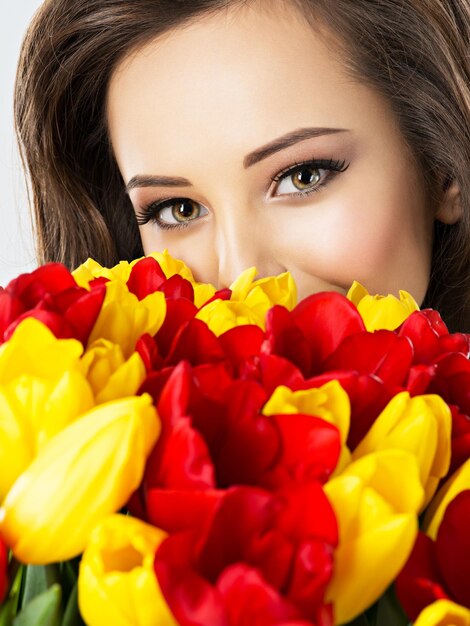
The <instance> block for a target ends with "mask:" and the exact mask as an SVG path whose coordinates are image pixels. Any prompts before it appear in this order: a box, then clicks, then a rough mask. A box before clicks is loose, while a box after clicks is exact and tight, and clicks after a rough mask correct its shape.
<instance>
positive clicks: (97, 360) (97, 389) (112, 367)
mask: <svg viewBox="0 0 470 626" xmlns="http://www.w3.org/2000/svg"><path fill="white" fill-rule="evenodd" d="M82 366H83V371H84V374H85V375H86V377H87V380H88V381H89V383H90V384H91V387H92V389H93V392H94V394H95V400H96V403H97V404H101V403H102V402H108V401H109V400H116V399H117V398H124V397H125V396H132V395H134V394H135V393H137V390H138V389H139V387H140V385H141V384H142V382H143V380H144V379H145V375H146V370H145V365H144V363H143V361H142V359H141V357H140V355H139V354H138V353H137V352H134V354H132V355H131V356H130V357H129V359H127V361H126V360H125V358H124V355H123V353H122V349H121V346H120V345H118V344H116V343H112V342H110V341H107V340H106V339H98V340H97V341H95V342H94V343H93V344H92V345H91V346H90V347H89V348H88V349H87V350H86V352H85V354H84V355H83V358H82Z"/></svg>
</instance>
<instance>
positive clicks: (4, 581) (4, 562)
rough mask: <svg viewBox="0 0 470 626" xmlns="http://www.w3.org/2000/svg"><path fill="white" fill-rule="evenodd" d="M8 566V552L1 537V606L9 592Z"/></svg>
mask: <svg viewBox="0 0 470 626" xmlns="http://www.w3.org/2000/svg"><path fill="white" fill-rule="evenodd" d="M7 566H8V550H7V547H6V545H5V544H4V543H3V541H2V539H1V537H0V604H1V603H2V602H3V600H4V599H5V596H6V593H7V591H8V577H7Z"/></svg>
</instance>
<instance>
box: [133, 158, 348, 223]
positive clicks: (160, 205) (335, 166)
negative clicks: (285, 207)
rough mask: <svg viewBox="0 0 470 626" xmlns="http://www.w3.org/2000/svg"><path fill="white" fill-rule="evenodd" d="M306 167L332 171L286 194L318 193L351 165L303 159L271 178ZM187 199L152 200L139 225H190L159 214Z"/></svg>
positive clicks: (142, 214)
mask: <svg viewBox="0 0 470 626" xmlns="http://www.w3.org/2000/svg"><path fill="white" fill-rule="evenodd" d="M306 167H311V168H312V169H317V170H326V171H328V172H330V173H329V174H328V175H327V176H326V180H323V181H321V182H319V183H317V185H316V186H315V187H313V188H312V189H309V190H307V191H299V192H295V193H291V194H286V195H289V196H290V197H291V198H296V197H306V196H310V195H311V194H312V193H316V192H317V191H320V189H321V188H322V187H325V186H326V185H327V184H328V183H329V182H330V181H331V180H332V179H333V178H334V177H335V176H337V175H338V174H339V173H341V172H344V171H346V170H347V169H348V167H349V163H346V161H345V160H343V161H335V160H333V159H321V160H318V159H313V160H311V161H303V162H300V163H297V162H296V163H294V165H290V166H289V167H287V168H286V169H284V170H282V171H281V172H279V173H277V174H276V175H275V176H274V177H273V178H272V179H271V180H272V182H273V183H277V182H279V181H280V180H281V179H282V178H284V177H288V176H290V175H292V174H294V173H295V172H297V171H298V170H300V169H302V168H306ZM185 200H188V198H169V199H168V200H159V201H158V202H151V203H150V204H148V205H147V206H144V207H142V208H141V210H140V211H139V213H137V224H138V225H139V226H144V225H145V224H148V223H149V222H156V223H157V224H158V227H159V228H161V229H162V230H173V229H182V228H187V227H188V226H190V225H191V224H190V223H191V221H192V220H188V221H187V222H181V223H180V224H167V223H166V222H162V221H159V219H158V214H159V213H160V211H162V210H163V209H164V208H166V207H167V206H172V205H173V204H176V203H177V202H182V201H185Z"/></svg>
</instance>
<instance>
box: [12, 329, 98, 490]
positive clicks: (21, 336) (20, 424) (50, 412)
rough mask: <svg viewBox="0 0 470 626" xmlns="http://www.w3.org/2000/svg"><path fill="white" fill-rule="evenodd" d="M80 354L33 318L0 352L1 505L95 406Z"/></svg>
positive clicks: (72, 342)
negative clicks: (54, 441) (43, 453)
mask: <svg viewBox="0 0 470 626" xmlns="http://www.w3.org/2000/svg"><path fill="white" fill-rule="evenodd" d="M82 351H83V346H82V345H81V344H80V343H79V342H78V341H76V340H69V339H66V340H63V339H56V338H55V337H54V335H53V334H52V333H51V331H50V330H49V329H48V328H47V327H45V326H44V325H43V324H41V323H40V322H39V321H37V320H35V319H33V318H28V319H26V320H23V321H22V322H21V324H19V326H18V327H17V329H16V330H15V332H14V334H13V335H12V338H11V339H10V340H9V341H8V342H7V343H5V344H3V346H2V347H1V348H0V385H1V387H0V458H1V459H2V471H1V473H0V502H1V501H2V500H3V498H4V497H5V495H6V494H7V492H8V490H9V489H10V487H11V486H12V485H13V483H14V482H15V480H16V479H17V478H18V476H19V475H20V474H21V472H23V471H24V470H25V469H26V468H27V467H28V465H29V464H30V463H31V462H32V460H33V459H34V457H35V456H36V455H37V454H38V452H39V451H40V450H41V448H42V447H43V446H44V445H45V444H46V443H47V442H48V441H49V440H50V439H51V438H52V437H54V436H55V435H56V434H57V433H58V432H60V431H61V430H62V429H63V428H65V427H66V426H68V425H69V424H71V423H72V422H73V421H74V420H76V419H77V418H78V417H79V416H80V415H81V414H82V413H84V412H86V411H88V410H89V409H91V408H92V406H93V404H94V401H93V394H92V391H91V389H90V385H89V384H88V382H87V381H86V379H85V377H84V376H83V374H82V373H81V372H80V359H79V357H80V354H81V352H82Z"/></svg>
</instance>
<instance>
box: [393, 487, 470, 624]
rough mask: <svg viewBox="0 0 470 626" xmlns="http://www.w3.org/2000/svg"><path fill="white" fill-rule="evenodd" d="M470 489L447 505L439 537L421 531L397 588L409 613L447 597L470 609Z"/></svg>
mask: <svg viewBox="0 0 470 626" xmlns="http://www.w3.org/2000/svg"><path fill="white" fill-rule="evenodd" d="M469 518H470V489H467V490H465V491H461V492H460V493H459V494H458V495H457V496H456V497H455V498H454V499H453V500H452V501H451V502H450V503H449V505H448V506H447V508H446V510H445V513H444V516H443V518H442V521H441V524H440V526H439V530H438V532H437V537H436V540H435V541H433V540H432V539H430V538H429V537H428V536H426V535H425V534H424V533H422V532H420V533H419V535H418V538H417V541H416V543H415V545H414V547H413V551H412V553H411V555H410V557H409V559H408V561H407V563H406V565H405V567H404V568H403V569H402V571H401V572H400V574H399V576H398V578H397V580H396V582H395V590H396V593H397V596H398V598H399V600H400V603H401V604H402V606H403V608H404V609H405V611H406V613H407V615H408V617H409V618H410V619H411V620H413V621H414V620H415V619H416V618H417V616H418V615H419V613H420V612H421V611H422V610H423V608H425V607H426V606H428V605H431V604H433V603H434V602H435V601H437V600H441V599H446V600H451V601H453V602H456V603H457V604H459V605H461V606H463V607H465V608H467V609H470V588H469V584H468V583H469V580H470V539H469V535H468V520H469Z"/></svg>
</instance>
